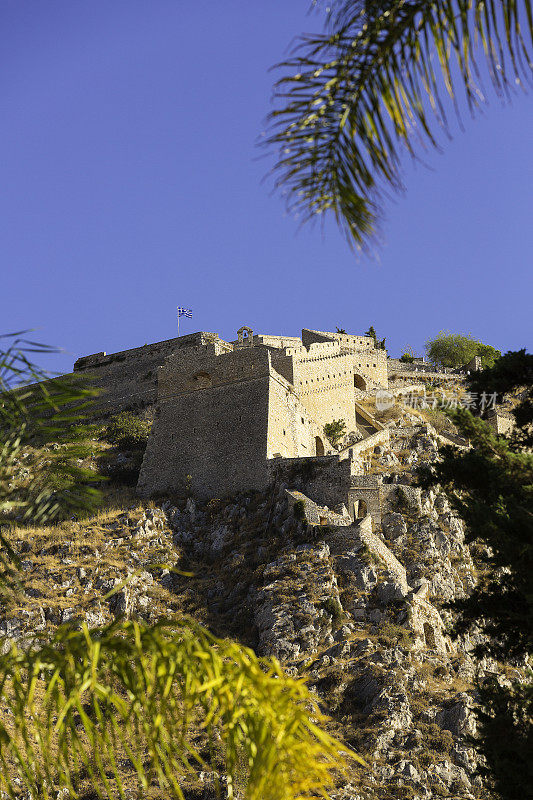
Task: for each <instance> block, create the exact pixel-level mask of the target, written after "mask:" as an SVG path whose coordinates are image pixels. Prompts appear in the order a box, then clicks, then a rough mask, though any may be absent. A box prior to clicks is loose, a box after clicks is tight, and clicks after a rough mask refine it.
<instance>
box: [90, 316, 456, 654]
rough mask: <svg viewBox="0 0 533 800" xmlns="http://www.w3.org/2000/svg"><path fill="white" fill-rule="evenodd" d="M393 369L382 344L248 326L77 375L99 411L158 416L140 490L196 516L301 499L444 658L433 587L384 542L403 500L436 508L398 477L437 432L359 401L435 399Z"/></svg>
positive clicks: (114, 359)
mask: <svg viewBox="0 0 533 800" xmlns="http://www.w3.org/2000/svg"><path fill="white" fill-rule="evenodd" d="M391 361H392V360H391V359H388V358H387V352H386V350H385V349H381V348H378V347H376V343H375V340H374V339H373V338H372V337H367V336H356V335H349V334H346V333H341V332H336V333H333V332H325V331H315V330H310V329H304V330H303V331H302V336H301V338H300V337H284V336H267V335H257V334H255V335H254V333H253V331H252V330H251V329H250V328H248V327H246V326H244V327H242V328H240V329H239V331H238V332H237V338H236V339H235V340H234V341H232V342H228V341H225V340H223V339H221V338H220V337H219V336H218V335H217V334H214V333H208V332H204V331H202V332H198V333H194V334H189V335H187V336H182V337H179V338H176V339H170V340H167V341H165V342H158V343H156V344H153V345H145V346H144V347H140V348H135V349H133V350H127V351H124V352H122V353H114V354H112V355H107V354H106V353H96V354H94V355H91V356H86V357H84V358H82V359H79V360H78V361H77V362H76V364H75V367H74V371H75V373H77V374H81V375H85V376H87V377H88V378H89V379H90V381H91V382H92V383H93V385H96V386H98V387H100V388H101V389H102V394H101V396H100V397H99V398H98V404H99V411H100V414H101V415H102V416H107V415H109V413H116V412H117V411H121V410H132V411H135V412H136V413H137V414H139V415H141V416H147V417H151V418H153V425H152V429H151V433H150V437H149V439H148V444H147V447H146V451H145V454H144V459H143V463H142V468H141V471H140V476H139V481H138V485H137V489H138V491H139V493H140V494H141V495H142V496H144V497H157V496H162V495H166V496H167V497H168V496H169V495H170V496H172V495H173V494H177V495H181V496H183V495H184V494H185V495H188V496H189V500H188V501H187V508H189V507H190V508H191V509H192V511H191V513H192V514H193V516H194V506H195V501H194V500H193V499H192V498H193V497H195V498H197V499H200V500H215V499H218V500H220V499H224V498H232V497H233V498H235V497H238V496H239V495H240V496H241V497H242V494H241V493H243V492H244V493H246V492H249V491H253V490H257V491H258V492H260V493H261V492H262V493H266V495H271V496H272V497H278V496H280V493H281V495H284V496H285V501H286V503H288V506H289V508H292V509H293V512H294V514H295V515H296V504H299V507H300V511H299V512H298V513H299V514H300V515H301V518H302V520H303V524H305V525H309V526H310V527H311V529H318V528H321V527H323V529H324V533H325V534H327V536H328V542H329V543H330V545H331V546H332V547H334V548H335V547H337V549H338V548H340V551H342V552H343V553H345V555H346V553H348V554H350V553H351V554H352V556H353V554H354V553H356V552H359V550H360V549H361V548H367V549H368V551H369V552H370V553H371V554H373V557H375V558H377V559H378V561H379V562H380V563H381V564H382V565H384V567H385V568H386V570H387V575H388V576H389V581H388V583H387V587H388V589H387V591H388V590H390V591H392V592H393V594H394V593H396V594H397V595H398V597H404V596H405V597H407V598H408V601H409V609H410V611H409V620H410V621H409V625H410V626H411V628H412V630H413V631H414V632H415V635H416V636H417V640H418V641H419V643H421V646H427V647H429V648H430V649H434V650H437V651H438V652H440V653H447V652H448V649H449V642H448V640H447V637H446V636H445V635H444V624H443V622H442V619H441V618H440V615H439V613H438V611H437V610H436V608H435V607H434V606H433V605H432V604H431V603H430V602H429V601H428V599H427V591H428V587H427V582H426V584H424V583H423V582H422V583H420V585H418V583H416V582H415V583H416V585H413V586H411V585H409V582H408V581H407V577H406V569H405V567H404V566H403V565H402V563H400V562H399V561H398V559H397V558H396V557H395V556H394V554H393V552H392V551H391V549H390V548H389V547H388V546H387V544H385V541H384V539H383V537H382V535H381V534H380V531H381V530H382V528H383V527H386V526H387V525H389V527H390V524H391V520H392V521H394V520H397V518H398V517H400V516H401V515H399V514H398V513H395V512H397V509H398V503H399V502H400V503H401V504H403V505H404V506H405V508H407V509H410V512H411V513H413V514H415V516H417V515H419V514H420V513H422V508H423V504H424V502H426V503H427V501H426V500H424V497H423V495H422V493H421V490H420V489H419V488H418V487H415V486H412V485H411V482H410V480H409V479H407V480H404V476H403V475H402V474H401V470H398V471H395V469H394V465H400V460H399V458H398V456H397V455H396V453H398V454H401V453H408V454H409V460H408V461H407V464H408V466H409V467H411V466H413V465H416V463H417V460H418V457H419V456H420V457H425V456H426V455H427V454H428V453H429V456H430V457H431V456H432V455H433V456H434V455H436V453H437V449H436V443H437V440H438V438H439V437H440V435H439V434H437V433H436V431H435V430H434V429H433V428H432V427H431V425H429V424H427V422H424V420H420V419H418V418H417V417H416V416H412V415H411V418H410V419H409V420H408V423H407V424H405V420H403V419H395V420H389V421H388V423H387V424H382V423H380V422H379V421H378V420H377V419H375V417H374V416H373V415H372V414H371V413H370V412H369V411H368V409H367V408H365V405H363V404H364V403H365V401H366V406H368V401H369V400H372V401H374V400H375V398H376V394H377V393H379V392H381V393H385V394H388V396H389V397H391V398H393V397H394V396H395V395H397V396H401V395H402V394H403V393H404V392H406V391H409V390H413V389H414V390H418V391H420V390H422V391H425V385H424V384H423V382H422V383H419V384H418V385H417V384H416V383H413V381H416V379H417V378H418V380H420V377H421V376H420V375H418V372H417V370H416V367H413V366H412V365H409V367H408V369H405V366H404V365H403V364H399V363H392V364H391V363H390V362H391ZM421 371H422V372H423V373H424V375H427V374H429V375H430V377H431V376H434V375H437V373H433V372H430V373H428V370H427V368H425V367H422V369H421ZM438 377H440V378H443V379H448V378H449V379H450V380H455V381H456V380H458V379H459V380H460V377H459V376H457V375H451V374H450V375H446V374H438ZM333 420H344V422H345V424H346V429H347V433H346V436H345V439H344V441H343V442H342V443H341V445H340V447H339V449H333V448H332V447H331V445H330V444H329V443H328V441H327V438H326V437H325V435H324V426H325V425H326V424H327V423H330V422H332V421H333ZM440 438H442V437H440ZM459 446H461V445H459ZM376 459H378V462H377V463H378V469H377V471H376V470H375V469H374V468H373V465H374V464H376V461H375V460H376ZM167 502H168V501H167ZM335 543H336V544H335ZM340 551H339V552H340ZM352 556H350V557H352ZM353 557H355V556H353ZM396 594H394V596H395V597H396Z"/></svg>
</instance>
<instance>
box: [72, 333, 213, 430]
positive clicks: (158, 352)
mask: <svg viewBox="0 0 533 800" xmlns="http://www.w3.org/2000/svg"><path fill="white" fill-rule="evenodd" d="M217 340H218V337H217V335H216V334H214V333H205V332H201V333H194V334H189V335H187V336H180V337H179V338H175V339H167V340H165V341H163V342H156V343H155V344H147V345H144V346H143V347H135V348H133V349H131V350H122V351H121V352H118V353H111V354H109V355H108V354H106V353H103V352H102V353H94V354H92V355H89V356H84V357H83V358H79V359H78V360H77V361H76V363H75V364H74V373H75V374H77V375H78V374H79V375H83V377H85V378H87V379H88V381H89V382H90V384H91V385H93V386H95V387H96V388H97V389H100V391H101V395H100V396H99V397H98V398H97V400H96V402H95V407H96V410H97V412H98V414H100V415H102V416H104V415H108V414H116V413H117V412H119V411H124V410H133V411H136V412H139V411H142V410H143V409H144V410H145V411H146V412H151V411H152V409H153V406H154V405H155V403H156V400H157V369H158V367H160V366H161V365H162V364H163V363H164V362H165V360H166V359H167V358H168V357H169V356H170V355H171V354H172V353H173V352H174V351H175V350H178V349H182V348H186V349H187V350H189V351H190V352H191V353H193V352H197V351H198V348H199V347H202V346H203V345H204V344H205V343H207V342H215V341H217ZM218 341H220V342H221V341H222V340H218ZM224 344H225V345H226V346H229V345H227V343H224Z"/></svg>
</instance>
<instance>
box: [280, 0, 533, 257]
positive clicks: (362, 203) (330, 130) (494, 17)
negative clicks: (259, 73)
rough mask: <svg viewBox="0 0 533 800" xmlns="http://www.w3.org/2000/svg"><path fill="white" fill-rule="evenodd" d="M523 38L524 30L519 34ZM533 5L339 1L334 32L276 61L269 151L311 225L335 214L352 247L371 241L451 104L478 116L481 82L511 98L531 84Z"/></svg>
mask: <svg viewBox="0 0 533 800" xmlns="http://www.w3.org/2000/svg"><path fill="white" fill-rule="evenodd" d="M524 31H525V33H524ZM532 37H533V21H532V11H531V3H530V0H388V1H387V2H379V1H376V0H366V1H365V2H363V0H342V2H340V1H339V2H337V3H336V4H334V7H333V10H332V11H331V13H330V16H329V31H328V32H327V33H325V34H323V35H319V36H302V37H301V38H300V39H299V42H298V44H297V46H296V48H295V51H294V56H293V57H292V58H289V59H288V60H287V61H285V62H283V63H282V64H280V65H278V67H279V68H282V69H283V70H284V73H285V74H284V75H283V77H281V78H280V79H279V80H278V81H277V83H276V85H275V104H276V108H275V110H274V111H273V112H272V114H271V115H270V133H269V136H268V137H267V140H266V142H267V146H268V147H269V148H270V149H271V150H273V151H274V153H275V156H276V165H275V168H274V173H275V175H276V185H277V186H278V187H281V188H282V189H283V191H284V193H285V194H286V196H287V202H288V207H289V209H290V210H291V211H294V212H297V213H298V214H299V215H300V216H301V217H302V218H303V220H304V221H306V220H310V219H313V218H316V215H321V214H325V213H326V212H332V213H333V215H334V216H335V218H336V220H337V222H338V223H339V225H340V226H341V227H342V228H343V230H344V232H345V233H346V235H347V237H348V240H349V241H350V243H351V244H352V245H354V246H356V247H358V248H361V247H365V246H366V245H367V243H368V240H369V238H370V237H371V236H372V235H373V234H375V232H376V226H377V222H378V219H379V217H380V214H381V205H382V201H383V197H384V196H385V195H386V193H387V191H389V190H390V189H392V190H394V191H400V190H402V188H403V185H402V179H401V172H400V163H401V157H402V155H404V154H405V153H409V154H411V155H412V156H414V157H419V156H420V153H421V151H422V150H423V149H424V148H427V146H428V145H429V146H432V147H437V146H438V132H439V130H441V131H445V132H446V133H447V134H449V124H448V119H447V115H446V104H447V103H446V97H448V105H450V102H451V106H452V108H453V109H454V110H455V113H456V114H457V115H459V109H460V105H461V103H460V100H461V95H462V96H463V98H464V99H465V101H466V105H467V108H468V109H469V111H470V112H471V113H474V112H475V110H476V109H477V108H478V106H479V105H480V104H481V103H482V102H484V93H483V86H482V79H481V75H482V74H485V75H486V76H487V79H488V80H489V81H490V82H491V83H492V86H493V88H494V90H495V92H496V94H497V95H499V96H501V97H504V98H509V97H510V96H511V93H512V91H513V90H514V89H515V87H516V86H520V85H522V84H523V83H527V82H529V81H530V80H531V69H532V57H531V40H532Z"/></svg>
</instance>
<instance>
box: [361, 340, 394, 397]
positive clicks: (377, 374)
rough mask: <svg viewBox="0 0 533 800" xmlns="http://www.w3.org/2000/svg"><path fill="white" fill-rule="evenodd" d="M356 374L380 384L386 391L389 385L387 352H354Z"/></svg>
mask: <svg viewBox="0 0 533 800" xmlns="http://www.w3.org/2000/svg"><path fill="white" fill-rule="evenodd" d="M353 368H354V372H356V373H357V374H359V375H361V376H362V377H363V378H366V377H368V378H370V379H371V380H372V381H374V382H375V383H379V384H380V385H381V386H383V387H384V388H385V389H386V388H387V387H388V385H389V378H388V372H387V351H386V350H375V349H372V350H367V351H366V352H364V351H363V352H361V351H359V352H357V351H354V354H353Z"/></svg>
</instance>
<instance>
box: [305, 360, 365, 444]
mask: <svg viewBox="0 0 533 800" xmlns="http://www.w3.org/2000/svg"><path fill="white" fill-rule="evenodd" d="M293 362H294V381H293V383H294V390H295V392H296V393H297V394H298V396H299V397H300V399H301V401H302V404H303V405H304V406H305V407H306V408H307V410H308V412H309V414H310V416H311V417H312V418H313V419H314V420H315V421H316V422H317V423H318V424H319V425H320V427H322V426H323V425H324V424H325V423H327V422H331V421H332V420H333V419H343V420H344V421H345V422H346V427H347V430H348V431H351V430H355V407H354V403H353V368H352V366H351V360H350V357H349V356H346V355H343V354H342V353H340V351H339V347H338V345H334V346H333V347H331V345H330V344H326V345H324V346H321V345H311V347H310V349H309V351H308V352H306V351H305V350H304V351H302V350H300V351H298V353H295V354H294V356H293Z"/></svg>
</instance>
